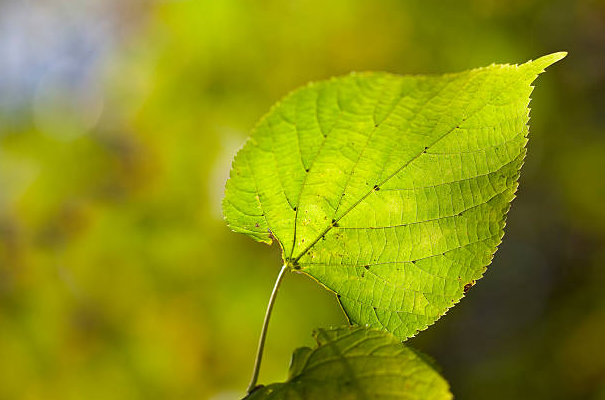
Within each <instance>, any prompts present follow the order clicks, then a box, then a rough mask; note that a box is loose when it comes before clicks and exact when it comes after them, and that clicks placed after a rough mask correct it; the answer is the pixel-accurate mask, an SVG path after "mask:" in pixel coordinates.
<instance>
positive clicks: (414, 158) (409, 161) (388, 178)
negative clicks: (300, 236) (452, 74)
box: [291, 77, 522, 266]
mask: <svg viewBox="0 0 605 400" xmlns="http://www.w3.org/2000/svg"><path fill="white" fill-rule="evenodd" d="M521 78H522V77H519V79H517V80H515V81H513V82H511V83H509V85H507V86H506V87H504V88H503V89H502V90H501V91H500V92H498V93H497V94H496V95H495V96H493V97H492V99H493V98H495V97H498V96H499V95H500V94H501V93H503V92H504V90H506V88H507V87H508V86H510V85H512V84H514V83H516V82H517V81H518V80H520V79H521ZM475 79H476V77H475ZM486 80H487V79H486ZM472 81H474V79H469V80H468V81H467V82H466V83H465V85H464V87H467V86H468V85H469V84H470V82H472ZM450 83H451V82H450ZM484 84H485V81H484V82H483V85H484ZM448 85H449V83H448ZM448 85H446V86H448ZM463 89H464V88H463ZM463 89H462V90H463ZM454 101H455V99H454V100H452V102H451V103H453V102H454ZM488 104H490V102H489V101H486V102H485V104H483V105H482V106H481V107H479V108H478V109H477V110H476V111H474V112H473V114H471V115H468V116H466V117H464V118H462V119H461V120H460V121H459V122H458V123H456V125H455V126H454V127H452V128H451V129H449V130H448V131H447V132H445V133H444V134H443V135H441V136H440V137H439V138H437V139H436V140H435V141H433V143H431V144H429V145H428V146H426V147H425V148H424V149H423V150H422V151H421V152H420V153H418V154H417V155H415V156H414V157H412V158H411V159H410V160H408V161H407V162H406V163H405V164H403V165H402V166H401V167H399V168H398V169H397V170H395V172H393V173H392V174H391V175H389V176H388V177H386V178H385V179H383V180H382V181H381V182H379V183H378V184H376V185H375V187H374V188H372V190H369V191H368V192H367V193H366V194H365V195H363V196H362V197H361V198H360V199H359V200H357V201H356V202H355V203H353V204H352V205H351V206H350V207H349V208H348V209H347V210H346V211H345V212H344V213H343V214H342V215H341V216H340V217H338V218H335V219H334V220H333V221H332V223H331V224H330V225H329V226H328V227H327V228H326V229H324V230H323V231H322V232H321V233H320V234H319V235H318V236H317V238H315V239H314V240H313V241H312V242H311V243H310V244H309V245H308V246H307V247H305V248H304V249H303V250H302V251H301V252H300V254H299V255H298V256H296V258H294V260H292V261H291V262H292V264H293V265H295V266H296V265H297V264H298V261H299V260H300V259H301V258H302V257H303V256H304V255H305V254H307V253H308V252H309V251H310V250H311V249H312V248H313V246H315V245H316V244H317V242H319V241H320V240H321V238H322V237H324V236H325V235H326V234H327V233H328V232H330V231H331V230H332V228H334V227H335V226H336V224H337V223H338V222H339V221H340V220H341V219H342V218H344V217H345V216H346V215H347V214H348V213H350V212H351V211H352V210H353V209H354V208H355V207H357V206H358V205H359V204H360V203H361V202H362V201H364V200H365V199H366V198H367V197H368V196H369V195H370V194H372V193H373V192H375V191H376V189H375V188H376V187H378V188H380V186H382V185H384V184H385V183H386V182H388V181H389V180H390V179H392V178H393V177H394V176H395V175H397V174H398V173H400V172H401V171H402V170H403V169H405V168H406V167H407V166H409V165H410V164H411V163H412V162H414V161H415V160H417V159H418V158H419V157H420V156H421V155H423V154H425V153H426V152H427V150H429V149H430V148H432V147H433V146H435V145H436V144H437V143H438V142H439V141H441V140H443V139H444V138H445V137H447V136H448V135H449V134H450V133H452V132H453V131H454V130H455V129H457V128H459V127H460V124H462V123H463V122H464V121H466V120H467V119H469V118H470V117H472V116H474V115H476V114H477V113H478V112H480V111H481V110H483V108H485V107H487V105H488ZM467 107H468V104H467ZM435 126H437V124H435Z"/></svg>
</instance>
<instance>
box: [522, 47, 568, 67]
mask: <svg viewBox="0 0 605 400" xmlns="http://www.w3.org/2000/svg"><path fill="white" fill-rule="evenodd" d="M566 56H567V52H566V51H559V52H556V53H551V54H547V55H545V56H542V57H539V58H537V59H535V60H533V61H530V62H528V63H527V64H531V65H532V66H537V67H539V68H540V70H544V69H545V68H547V67H549V66H551V65H553V64H554V63H556V62H558V61H561V60H562V59H564V58H565V57H566Z"/></svg>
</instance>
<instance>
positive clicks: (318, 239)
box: [223, 53, 566, 339]
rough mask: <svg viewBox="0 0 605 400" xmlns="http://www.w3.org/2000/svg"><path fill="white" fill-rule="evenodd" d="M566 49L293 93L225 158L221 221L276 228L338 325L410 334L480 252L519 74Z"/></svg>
mask: <svg viewBox="0 0 605 400" xmlns="http://www.w3.org/2000/svg"><path fill="white" fill-rule="evenodd" d="M565 54H566V53H554V54H551V55H548V56H544V57H542V58H539V59H537V60H535V61H530V62H527V63H525V64H522V65H491V66H489V67H485V68H478V69H474V70H470V71H465V72H461V73H455V74H446V75H441V76H397V75H391V74H387V73H361V74H351V75H348V76H345V77H340V78H334V79H330V80H327V81H323V82H317V83H311V84H309V85H308V86H306V87H303V88H301V89H299V90H296V91H294V92H293V93H291V94H290V95H288V96H286V98H285V99H283V100H282V101H281V102H278V103H277V104H276V105H275V106H274V107H273V108H272V109H271V110H270V111H269V113H268V114H266V115H265V116H264V117H263V118H262V119H261V121H260V122H259V124H258V125H257V127H256V128H255V129H254V131H253V133H252V135H251V137H250V139H249V140H248V141H247V143H246V144H245V146H244V147H243V148H242V149H241V150H240V152H239V153H238V154H237V156H236V157H235V160H234V162H233V168H232V171H231V176H230V179H229V181H228V182H227V189H226V195H225V199H224V202H223V210H224V214H225V217H226V219H227V222H228V224H229V226H230V227H231V229H233V230H234V231H237V232H243V233H245V234H247V235H249V236H251V237H253V238H254V239H256V240H258V241H261V242H265V243H269V244H270V243H272V240H273V239H276V240H277V241H278V242H279V244H280V246H281V248H282V254H283V258H284V262H285V263H286V264H288V265H290V266H291V267H292V268H293V269H294V270H298V271H300V272H303V273H305V274H308V275H310V276H312V277H313V278H315V279H316V280H317V281H319V282H320V283H321V284H323V285H324V286H326V287H327V288H329V289H330V290H332V291H334V292H336V293H337V295H338V298H339V300H340V302H341V305H342V307H343V309H344V311H345V312H346V314H347V316H348V318H349V320H350V321H351V322H353V323H357V324H369V325H371V326H374V327H378V328H382V329H385V330H387V331H389V332H392V333H393V334H395V335H396V336H397V337H398V338H400V339H406V338H408V337H410V336H413V335H414V334H416V333H417V332H418V331H419V330H422V329H425V328H426V327H427V326H428V325H430V324H432V323H433V322H434V321H435V320H437V319H438V318H439V317H440V316H441V315H443V314H445V312H446V311H447V310H448V308H450V307H451V306H453V305H454V304H455V303H456V302H458V301H459V300H460V298H462V297H463V295H464V293H465V292H466V290H468V288H469V287H470V286H472V285H473V284H474V283H475V280H477V279H479V278H480V277H481V276H482V275H483V272H484V271H485V269H486V266H487V265H488V264H489V263H490V262H491V259H492V257H493V254H494V253H495V251H496V249H497V246H498V245H499V243H500V241H501V239H502V236H503V228H504V225H505V217H506V213H507V211H508V209H509V205H510V202H511V201H512V200H513V198H514V194H515V191H516V189H517V185H518V184H517V180H518V178H519V171H520V168H521V166H522V164H523V158H524V156H525V144H526V142H527V134H528V126H527V123H528V120H529V108H528V104H529V101H530V97H529V96H530V93H531V91H532V89H533V86H531V83H532V82H533V81H534V79H535V78H536V77H537V75H538V74H540V73H541V72H543V71H544V68H546V67H547V66H549V65H551V64H553V63H554V62H556V61H558V60H560V59H561V58H563V57H564V56H565Z"/></svg>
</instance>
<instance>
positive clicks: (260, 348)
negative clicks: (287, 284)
mask: <svg viewBox="0 0 605 400" xmlns="http://www.w3.org/2000/svg"><path fill="white" fill-rule="evenodd" d="M287 270H288V265H286V264H284V266H283V267H281V270H280V271H279V275H277V280H276V281H275V286H273V292H271V297H270V298H269V304H268V305H267V311H266V313H265V320H264V321H263V328H262V330H261V333H260V339H259V340H258V350H257V351H256V359H255V360H254V370H253V371H252V378H251V379H250V384H248V389H246V392H247V393H248V394H250V393H251V392H252V391H253V390H254V388H255V387H256V381H257V380H258V373H259V372H260V363H261V361H262V359H263V350H264V348H265V339H266V338H267V328H268V327H269V319H270V318H271V311H272V310H273V304H275V298H276V297H277V291H278V290H279V286H280V285H281V281H282V280H283V278H284V275H285V273H286V271H287Z"/></svg>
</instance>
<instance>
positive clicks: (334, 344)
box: [246, 326, 452, 400]
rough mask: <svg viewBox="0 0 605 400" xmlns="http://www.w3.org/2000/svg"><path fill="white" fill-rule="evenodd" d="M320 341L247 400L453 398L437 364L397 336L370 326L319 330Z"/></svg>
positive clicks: (299, 351)
mask: <svg viewBox="0 0 605 400" xmlns="http://www.w3.org/2000/svg"><path fill="white" fill-rule="evenodd" d="M314 336H315V338H316V340H317V346H316V347H315V348H313V349H311V348H308V347H303V348H299V349H297V350H296V351H295V352H294V354H293V356H292V361H291V365H290V373H289V377H288V380H287V381H286V382H284V383H276V384H271V385H268V386H266V387H261V388H259V389H257V390H255V391H254V392H253V393H252V394H250V395H249V396H248V397H246V399H248V400H259V399H267V400H269V399H284V400H289V399H297V400H298V399H301V398H302V399H310V400H312V399H326V398H330V399H331V398H334V399H336V398H338V399H367V400H370V399H393V400H397V399H406V400H414V399H419V400H420V399H423V400H446V399H451V398H452V395H451V393H450V391H449V386H448V384H447V382H446V381H445V380H444V379H443V378H442V377H441V376H440V375H439V373H438V372H437V370H436V369H435V366H434V363H432V362H430V361H429V360H428V358H427V357H426V356H424V355H423V354H421V353H419V352H418V351H417V350H414V349H413V348H411V347H409V346H405V345H403V344H401V343H400V342H399V340H398V339H397V338H396V337H394V336H393V335H391V334H389V333H386V332H382V331H378V330H375V329H370V328H366V327H360V326H357V327H340V328H331V329H319V330H317V331H316V332H315V333H314Z"/></svg>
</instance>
